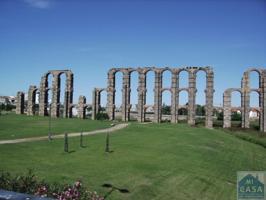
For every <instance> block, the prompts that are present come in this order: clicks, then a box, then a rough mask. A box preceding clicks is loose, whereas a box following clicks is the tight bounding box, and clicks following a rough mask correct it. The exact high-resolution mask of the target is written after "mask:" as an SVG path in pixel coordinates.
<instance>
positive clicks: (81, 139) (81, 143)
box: [80, 131, 83, 147]
mask: <svg viewBox="0 0 266 200" xmlns="http://www.w3.org/2000/svg"><path fill="white" fill-rule="evenodd" d="M80 147H83V132H82V131H81V132H80Z"/></svg>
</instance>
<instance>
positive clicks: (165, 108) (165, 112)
mask: <svg viewBox="0 0 266 200" xmlns="http://www.w3.org/2000/svg"><path fill="white" fill-rule="evenodd" d="M162 114H163V115H170V114H171V107H170V106H167V105H165V103H163V105H162Z"/></svg>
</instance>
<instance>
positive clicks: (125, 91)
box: [121, 69, 131, 121]
mask: <svg viewBox="0 0 266 200" xmlns="http://www.w3.org/2000/svg"><path fill="white" fill-rule="evenodd" d="M130 107H131V105H130V73H129V71H128V70H126V69H125V70H123V85H122V110H121V111H122V121H129V119H130Z"/></svg>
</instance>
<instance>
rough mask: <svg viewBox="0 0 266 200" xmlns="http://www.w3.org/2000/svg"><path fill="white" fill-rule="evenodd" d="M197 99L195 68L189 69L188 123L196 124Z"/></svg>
mask: <svg viewBox="0 0 266 200" xmlns="http://www.w3.org/2000/svg"><path fill="white" fill-rule="evenodd" d="M195 100H196V74H195V73H194V70H193V69H190V71H189V92H188V124H190V125H195V109H196V106H195Z"/></svg>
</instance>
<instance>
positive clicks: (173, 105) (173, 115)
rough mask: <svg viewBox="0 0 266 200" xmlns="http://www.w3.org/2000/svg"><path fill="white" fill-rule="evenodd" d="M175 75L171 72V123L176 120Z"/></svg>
mask: <svg viewBox="0 0 266 200" xmlns="http://www.w3.org/2000/svg"><path fill="white" fill-rule="evenodd" d="M177 81H178V78H177V73H176V72H172V83H171V123H177V120H178V119H177V118H178V103H177V101H178V99H177V98H178V87H177V84H178V83H177Z"/></svg>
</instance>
